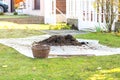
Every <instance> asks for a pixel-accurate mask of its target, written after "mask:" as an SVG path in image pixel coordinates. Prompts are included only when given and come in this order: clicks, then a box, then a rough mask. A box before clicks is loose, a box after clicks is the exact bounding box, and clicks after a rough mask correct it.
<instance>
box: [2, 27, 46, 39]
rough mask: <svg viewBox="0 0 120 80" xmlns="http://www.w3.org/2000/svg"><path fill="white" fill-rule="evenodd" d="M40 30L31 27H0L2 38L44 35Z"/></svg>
mask: <svg viewBox="0 0 120 80" xmlns="http://www.w3.org/2000/svg"><path fill="white" fill-rule="evenodd" d="M42 34H44V33H42V32H41V31H40V30H30V29H0V38H23V37H28V36H35V35H42Z"/></svg>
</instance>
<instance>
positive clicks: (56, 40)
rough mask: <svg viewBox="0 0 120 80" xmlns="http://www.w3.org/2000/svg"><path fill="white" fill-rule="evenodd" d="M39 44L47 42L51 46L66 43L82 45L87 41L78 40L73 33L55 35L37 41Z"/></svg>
mask: <svg viewBox="0 0 120 80" xmlns="http://www.w3.org/2000/svg"><path fill="white" fill-rule="evenodd" d="M36 43H37V44H41V45H43V44H46V45H50V46H65V45H73V46H81V45H83V44H85V42H78V41H77V40H76V39H75V38H74V37H73V36H72V35H65V36H62V35H53V36H51V37H49V38H48V39H45V40H43V41H39V42H36Z"/></svg>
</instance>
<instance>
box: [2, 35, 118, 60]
mask: <svg viewBox="0 0 120 80" xmlns="http://www.w3.org/2000/svg"><path fill="white" fill-rule="evenodd" d="M48 37H50V35H41V36H34V37H27V38H11V39H0V43H2V44H4V45H7V46H10V47H12V48H14V49H16V50H17V51H18V52H20V53H21V54H23V55H25V56H27V57H31V58H34V57H33V55H32V50H31V47H32V43H33V42H34V41H36V42H38V41H41V40H44V39H46V38H48ZM77 40H78V41H79V42H83V41H85V42H89V44H88V45H83V46H51V47H50V48H51V49H50V53H49V58H53V57H58V56H63V57H64V56H81V55H86V56H93V55H95V56H104V55H113V54H120V48H110V47H107V46H103V45H100V44H99V41H97V40H85V39H77Z"/></svg>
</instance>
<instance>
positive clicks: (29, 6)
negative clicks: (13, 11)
mask: <svg viewBox="0 0 120 80" xmlns="http://www.w3.org/2000/svg"><path fill="white" fill-rule="evenodd" d="M25 4H26V8H25V9H23V13H24V14H29V15H36V16H44V0H40V10H34V0H26V2H25Z"/></svg>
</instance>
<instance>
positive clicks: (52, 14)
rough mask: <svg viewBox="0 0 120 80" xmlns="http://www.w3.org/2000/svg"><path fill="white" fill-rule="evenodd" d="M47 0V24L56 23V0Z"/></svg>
mask: <svg viewBox="0 0 120 80" xmlns="http://www.w3.org/2000/svg"><path fill="white" fill-rule="evenodd" d="M44 1H45V9H44V10H45V16H44V17H45V18H44V22H45V24H56V0H44Z"/></svg>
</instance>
